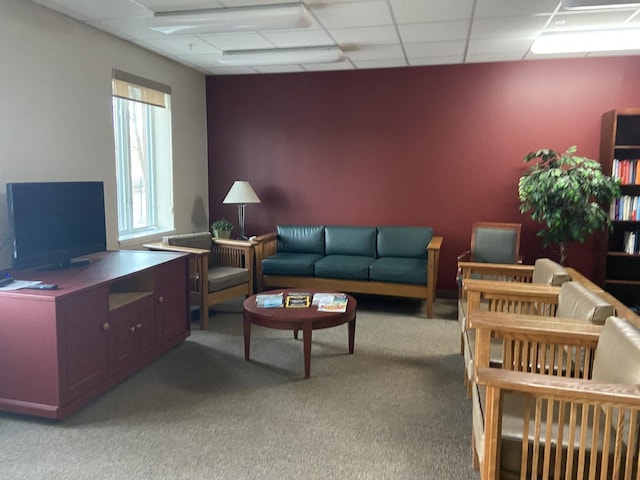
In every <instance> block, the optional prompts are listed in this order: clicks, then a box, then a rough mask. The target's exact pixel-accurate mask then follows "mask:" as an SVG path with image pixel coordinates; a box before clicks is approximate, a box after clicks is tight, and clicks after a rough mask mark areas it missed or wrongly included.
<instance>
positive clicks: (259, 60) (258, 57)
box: [218, 45, 345, 67]
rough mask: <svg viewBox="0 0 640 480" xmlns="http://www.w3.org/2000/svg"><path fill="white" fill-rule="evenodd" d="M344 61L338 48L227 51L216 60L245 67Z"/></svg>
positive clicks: (342, 53) (224, 63) (342, 54)
mask: <svg viewBox="0 0 640 480" xmlns="http://www.w3.org/2000/svg"><path fill="white" fill-rule="evenodd" d="M344 60H345V56H344V52H343V51H342V50H341V49H340V47H338V46H335V45H333V46H325V47H302V48H273V49H260V50H228V51H226V52H222V57H220V58H219V59H218V62H220V63H221V64H223V65H229V66H234V67H239V66H242V67H246V66H254V65H297V64H307V63H336V62H342V61H344Z"/></svg>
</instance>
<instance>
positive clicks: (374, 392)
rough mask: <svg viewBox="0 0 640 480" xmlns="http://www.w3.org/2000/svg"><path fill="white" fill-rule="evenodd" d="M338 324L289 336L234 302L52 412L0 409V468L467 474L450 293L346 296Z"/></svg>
mask: <svg viewBox="0 0 640 480" xmlns="http://www.w3.org/2000/svg"><path fill="white" fill-rule="evenodd" d="M358 298H359V302H360V303H359V309H358V319H357V327H356V342H355V353H354V355H348V353H347V326H346V325H342V326H340V327H336V328H332V329H327V330H320V331H315V332H314V333H313V347H312V357H311V378H310V379H308V380H305V379H304V365H303V358H302V341H301V340H297V341H296V340H294V339H293V336H292V334H291V333H290V332H285V331H275V330H267V329H264V328H262V327H254V328H253V336H252V348H251V357H252V360H251V361H250V362H246V361H245V360H244V354H243V343H242V320H241V319H242V317H241V314H240V313H238V312H239V311H240V303H239V302H236V303H234V302H231V303H230V304H227V305H226V306H224V308H225V310H227V311H220V310H217V311H212V315H211V320H210V329H209V331H206V332H202V331H200V330H199V329H198V328H199V326H198V323H197V322H194V324H193V331H192V335H191V337H189V339H188V340H187V341H186V342H185V343H183V344H182V345H180V346H179V347H177V348H175V349H173V350H172V351H171V352H169V353H167V354H166V355H164V356H163V357H162V358H160V359H159V360H157V361H156V362H154V363H153V364H152V365H150V366H149V367H147V368H146V369H144V370H143V371H141V372H139V373H138V374H136V375H134V376H133V377H131V378H129V379H128V380H126V381H125V382H123V383H121V384H119V385H118V386H116V387H115V388H114V389H112V390H111V391H109V392H108V393H107V394H105V395H104V396H102V397H100V398H99V399H97V400H96V401H94V402H93V403H91V404H90V405H88V406H86V407H85V408H83V409H82V410H80V411H78V412H77V413H75V414H74V415H73V416H71V417H70V418H67V419H65V420H62V421H49V420H43V419H37V418H32V417H23V416H18V415H13V414H8V413H0V479H2V480H5V479H7V480H9V479H11V480H22V479H25V480H26V479H29V480H32V479H43V480H44V479H47V480H49V479H65V480H75V479H78V480H88V479H192V480H193V479H265V480H270V479H335V478H344V479H477V478H479V476H478V474H477V472H475V471H474V470H473V469H472V468H471V453H470V444H471V440H470V436H471V419H470V409H471V405H470V403H469V401H468V400H467V399H466V398H465V392H464V388H463V384H462V372H463V362H462V358H461V356H460V355H459V354H458V349H459V330H458V326H457V322H456V321H455V315H456V313H455V303H454V302H453V301H452V300H438V301H437V302H436V304H435V316H436V317H437V318H439V319H437V320H435V319H431V320H427V319H426V318H423V315H424V303H422V302H417V301H416V302H413V301H411V300H409V301H407V300H402V301H398V300H393V299H384V298H382V299H380V298H375V297H358Z"/></svg>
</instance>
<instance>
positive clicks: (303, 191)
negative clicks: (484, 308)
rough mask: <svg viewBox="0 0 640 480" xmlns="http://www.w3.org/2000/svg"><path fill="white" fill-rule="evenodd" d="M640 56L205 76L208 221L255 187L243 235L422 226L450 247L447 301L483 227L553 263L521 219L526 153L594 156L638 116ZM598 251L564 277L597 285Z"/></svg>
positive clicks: (580, 251)
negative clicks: (627, 119) (607, 125)
mask: <svg viewBox="0 0 640 480" xmlns="http://www.w3.org/2000/svg"><path fill="white" fill-rule="evenodd" d="M639 86H640V56H634V57H606V58H593V59H575V60H544V61H542V60H540V61H527V62H508V63H490V64H469V65H455V66H436V67H412V68H399V69H386V70H361V71H341V72H321V73H296V74H278V75H246V76H211V77H208V78H207V105H208V110H207V112H208V132H209V139H208V140H209V189H210V193H209V196H210V199H209V204H210V212H211V213H210V215H211V219H212V220H213V219H216V218H218V217H220V216H222V215H224V216H227V217H228V218H230V219H232V220H233V221H234V222H237V212H236V210H235V206H230V205H223V204H222V200H223V198H224V196H225V195H226V193H227V191H228V189H229V187H230V186H231V184H232V183H233V181H234V180H248V181H249V182H251V185H252V186H253V187H254V189H255V190H256V193H257V194H258V196H259V197H260V199H261V200H262V203H261V204H259V205H249V206H247V215H246V216H247V218H246V231H247V234H249V235H253V234H260V233H265V232H267V231H271V230H273V229H274V228H275V226H276V225H277V224H285V223H291V224H345V225H347V224H353V225H427V226H432V227H433V228H434V229H435V233H436V234H437V235H441V236H443V237H444V243H443V247H442V255H441V263H440V281H439V284H438V288H439V289H440V290H455V288H456V287H455V282H454V276H455V271H456V256H457V255H458V254H459V253H460V252H462V251H464V250H466V249H468V247H469V240H470V231H471V224H472V222H473V221H474V220H483V221H504V222H521V223H522V224H523V238H522V246H521V252H522V253H523V254H524V255H525V263H532V262H533V260H534V259H535V258H537V257H539V256H551V257H552V258H556V259H557V258H558V255H557V253H556V252H553V251H544V250H542V248H541V245H540V241H539V239H538V238H537V237H536V236H535V234H536V231H537V230H538V226H537V225H536V224H533V223H532V222H531V220H530V217H529V216H528V215H523V214H521V213H520V212H519V210H518V206H519V203H520V202H519V200H518V194H517V184H518V179H519V178H520V176H521V175H522V174H523V173H524V171H525V170H526V168H527V166H526V165H525V164H524V163H523V157H524V155H525V154H526V153H528V152H530V151H532V150H537V149H539V148H546V147H548V148H554V149H556V150H564V149H566V148H567V147H569V146H571V145H577V146H578V153H579V154H581V155H584V156H587V157H590V158H596V159H597V158H598V155H599V137H600V118H601V115H602V113H603V112H605V111H607V110H611V109H614V108H625V107H638V106H640V88H639ZM593 255H594V248H593V242H592V241H588V242H587V243H585V244H584V245H580V244H576V245H571V246H570V248H569V258H568V260H567V265H570V266H574V267H576V268H578V269H579V270H580V271H582V272H583V273H585V274H586V275H592V274H593V272H592V264H593Z"/></svg>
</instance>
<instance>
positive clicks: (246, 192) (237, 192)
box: [222, 180, 260, 240]
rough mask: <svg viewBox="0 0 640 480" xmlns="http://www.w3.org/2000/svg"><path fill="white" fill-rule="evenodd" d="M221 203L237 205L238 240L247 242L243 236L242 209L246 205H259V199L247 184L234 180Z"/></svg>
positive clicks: (246, 238)
mask: <svg viewBox="0 0 640 480" xmlns="http://www.w3.org/2000/svg"><path fill="white" fill-rule="evenodd" d="M222 203H235V204H237V205H238V222H239V223H240V236H239V237H238V240H248V237H247V236H245V234H244V207H245V206H246V205H247V203H260V199H259V198H258V196H257V195H256V192H254V191H253V188H251V185H250V184H249V182H245V181H242V180H236V181H235V182H233V185H231V189H230V190H229V193H227V196H226V197H224V200H223V201H222Z"/></svg>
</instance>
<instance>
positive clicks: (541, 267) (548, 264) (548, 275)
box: [531, 258, 571, 287]
mask: <svg viewBox="0 0 640 480" xmlns="http://www.w3.org/2000/svg"><path fill="white" fill-rule="evenodd" d="M570 280H571V275H569V272H567V271H566V270H565V268H564V267H563V266H562V265H560V264H559V263H557V262H554V261H553V260H551V259H550V258H538V259H537V260H536V261H535V263H534V265H533V277H532V279H531V282H532V283H544V284H546V285H553V286H556V287H559V286H560V285H562V284H563V283H564V282H568V281H570Z"/></svg>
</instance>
